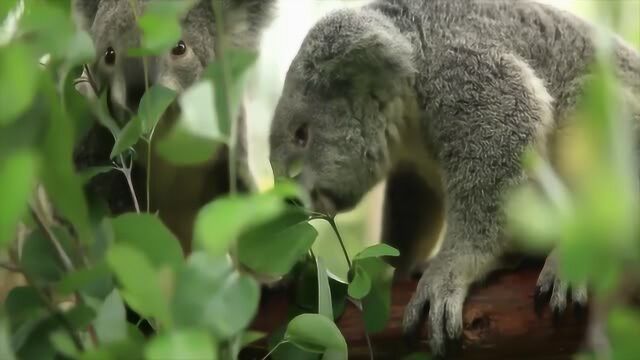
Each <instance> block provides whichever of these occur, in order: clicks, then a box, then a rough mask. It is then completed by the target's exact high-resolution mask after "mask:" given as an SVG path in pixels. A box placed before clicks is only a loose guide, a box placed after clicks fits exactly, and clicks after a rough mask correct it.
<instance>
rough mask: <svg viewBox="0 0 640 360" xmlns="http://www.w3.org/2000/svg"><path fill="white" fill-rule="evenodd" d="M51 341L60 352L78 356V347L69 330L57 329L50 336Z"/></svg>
mask: <svg viewBox="0 0 640 360" xmlns="http://www.w3.org/2000/svg"><path fill="white" fill-rule="evenodd" d="M49 341H50V342H51V344H53V347H54V348H55V349H56V350H57V351H58V352H59V353H60V354H63V355H65V356H68V357H71V358H75V357H77V356H78V349H76V346H75V344H74V342H73V339H72V338H71V335H69V333H68V332H66V331H64V330H58V331H55V332H53V333H52V334H51V335H50V336H49Z"/></svg>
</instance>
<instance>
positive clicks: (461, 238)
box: [403, 189, 503, 354]
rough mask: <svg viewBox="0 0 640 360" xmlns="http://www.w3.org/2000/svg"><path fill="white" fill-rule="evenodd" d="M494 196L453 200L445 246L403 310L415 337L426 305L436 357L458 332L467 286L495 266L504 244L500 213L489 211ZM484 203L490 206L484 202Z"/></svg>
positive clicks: (431, 341) (460, 332) (405, 324)
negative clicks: (500, 234)
mask: <svg viewBox="0 0 640 360" xmlns="http://www.w3.org/2000/svg"><path fill="white" fill-rule="evenodd" d="M478 191H479V192H480V191H482V190H480V189H478ZM485 195H486V192H485ZM496 195H497V194H496ZM493 198H494V199H495V200H488V199H487V197H486V196H482V197H481V199H477V198H476V199H474V197H460V198H458V199H455V200H453V204H452V205H451V207H450V208H449V209H448V210H447V214H446V216H447V230H446V235H445V240H444V243H443V247H442V249H441V250H440V252H439V253H438V254H437V255H436V256H435V257H434V258H433V259H432V260H431V261H430V262H429V265H428V267H427V269H426V270H425V272H424V273H423V275H422V277H421V278H420V282H419V283H418V287H417V290H416V293H415V294H414V295H413V297H412V299H411V301H410V302H409V305H407V308H406V310H405V315H404V321H403V326H404V329H405V333H408V334H416V333H417V332H418V327H419V326H420V325H421V321H422V319H423V314H424V312H425V311H426V307H427V305H428V308H429V316H428V319H427V322H428V326H429V331H430V347H431V351H432V352H434V353H436V354H441V353H443V352H444V350H445V349H444V344H445V341H446V339H447V338H450V339H456V338H459V337H460V335H461V334H462V306H463V304H464V300H465V298H466V296H467V292H468V289H469V287H470V286H471V285H472V284H473V283H474V282H476V281H478V280H481V279H482V278H483V277H484V276H485V275H486V274H488V273H489V272H491V271H492V270H494V269H496V268H497V267H498V266H499V257H500V255H501V254H502V250H503V246H502V244H501V243H500V242H499V237H498V233H499V229H500V226H499V223H498V214H497V213H496V212H495V211H492V208H493V207H494V205H495V204H496V200H497V196H494V197H493ZM483 200H486V201H489V202H488V203H484V204H483V203H482V201H483ZM487 210H488V212H486V211H487Z"/></svg>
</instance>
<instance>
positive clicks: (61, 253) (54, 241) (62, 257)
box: [29, 205, 74, 271]
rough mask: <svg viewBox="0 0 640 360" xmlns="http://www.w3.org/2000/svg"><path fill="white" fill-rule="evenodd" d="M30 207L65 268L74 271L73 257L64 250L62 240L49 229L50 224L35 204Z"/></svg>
mask: <svg viewBox="0 0 640 360" xmlns="http://www.w3.org/2000/svg"><path fill="white" fill-rule="evenodd" d="M29 209H30V211H31V215H32V216H33V218H34V220H35V221H36V223H37V224H38V227H40V229H41V230H42V231H43V232H44V234H45V235H46V236H45V238H46V239H47V240H49V242H50V243H51V245H53V247H54V248H55V250H56V254H57V255H58V259H59V260H60V262H61V263H62V265H63V266H64V268H65V270H66V271H73V270H74V267H73V262H72V261H71V258H69V255H67V253H66V252H65V251H64V248H63V247H62V245H61V244H60V241H59V240H58V238H57V237H56V235H55V234H54V233H53V232H52V231H51V229H49V226H47V224H45V223H44V220H43V219H42V215H41V214H40V213H39V212H38V211H37V210H36V209H35V208H34V206H33V205H32V206H30V208H29Z"/></svg>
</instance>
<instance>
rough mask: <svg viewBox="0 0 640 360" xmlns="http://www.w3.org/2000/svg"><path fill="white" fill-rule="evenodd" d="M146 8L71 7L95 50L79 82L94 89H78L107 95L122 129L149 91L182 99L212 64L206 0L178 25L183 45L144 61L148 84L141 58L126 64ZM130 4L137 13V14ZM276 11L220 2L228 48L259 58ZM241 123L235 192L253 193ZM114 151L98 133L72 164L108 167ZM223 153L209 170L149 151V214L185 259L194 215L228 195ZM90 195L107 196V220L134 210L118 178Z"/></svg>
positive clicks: (242, 1)
mask: <svg viewBox="0 0 640 360" xmlns="http://www.w3.org/2000/svg"><path fill="white" fill-rule="evenodd" d="M149 1H151V0H141V1H130V0H74V1H73V3H72V5H73V6H72V9H73V15H74V19H75V21H76V23H77V25H78V26H79V28H80V29H82V30H85V31H87V32H88V33H89V35H90V37H91V38H92V40H93V42H94V45H95V48H96V58H95V62H94V63H92V64H88V65H87V66H86V68H85V69H86V71H85V73H84V74H83V76H84V77H85V78H90V79H91V80H92V82H93V83H94V85H95V87H96V88H97V89H87V84H88V83H87V82H80V83H79V86H78V87H77V88H78V90H79V91H81V92H83V93H85V94H88V96H94V95H95V94H91V90H96V91H97V92H99V93H102V92H106V96H107V103H108V106H109V111H110V112H111V114H112V115H113V116H114V118H115V119H116V121H118V122H119V123H120V124H124V123H126V121H128V120H129V118H130V114H131V113H135V112H136V111H137V109H138V106H139V103H140V100H141V98H142V95H143V94H144V92H145V89H146V88H148V87H149V86H152V85H162V86H164V87H167V88H169V89H172V90H174V91H176V92H178V93H180V92H182V91H183V90H185V89H186V88H188V87H189V86H190V85H192V84H193V83H194V82H196V81H197V80H198V79H199V78H200V76H201V75H202V73H203V71H204V70H205V68H206V67H207V65H208V64H209V63H210V62H211V61H212V60H214V59H215V53H216V25H215V24H216V14H214V10H213V7H212V3H211V0H198V1H196V2H195V4H194V5H193V7H192V8H191V9H190V10H189V11H188V12H187V13H186V14H185V15H184V17H183V18H182V19H181V28H182V37H181V40H180V41H178V43H176V45H175V47H174V48H173V49H171V50H170V51H167V53H165V54H161V55H159V56H153V57H147V58H146V66H147V70H148V72H147V74H146V78H145V72H144V67H143V60H142V58H140V57H130V56H128V55H127V50H128V49H131V48H137V47H139V46H140V45H141V31H140V29H139V28H138V26H137V24H136V15H139V14H141V13H143V12H144V9H145V6H146V5H147V4H148V3H149ZM133 4H135V6H136V7H137V8H136V9H135V13H134V10H133V8H132V5H133ZM274 6H275V0H223V8H224V10H225V14H224V16H225V27H226V36H227V37H228V43H229V44H230V46H233V47H236V48H242V49H247V50H254V51H255V50H257V48H258V45H259V40H260V34H261V32H262V30H263V29H264V28H265V27H266V26H267V25H268V23H269V21H270V19H271V17H272V13H273V11H274ZM178 114H179V109H178V105H177V104H172V106H171V107H170V108H169V110H168V111H167V113H165V115H164V116H163V119H162V120H161V121H160V123H159V125H158V127H157V128H156V131H155V133H154V142H153V143H157V141H156V140H158V139H160V138H161V137H162V136H163V135H164V134H166V133H167V131H168V129H170V128H171V126H172V125H173V124H174V123H175V120H176V118H177V115H178ZM238 121H239V141H238V149H237V154H238V162H239V164H238V166H237V168H238V173H239V175H238V188H239V189H240V190H242V191H250V190H252V189H253V187H254V184H253V179H252V178H251V175H250V172H249V168H248V161H247V158H246V156H247V154H246V143H245V142H246V139H245V132H246V123H245V119H244V115H243V114H242V111H241V115H240V116H239V119H238ZM153 143H152V144H153ZM112 146H113V139H112V137H111V135H110V134H109V133H108V131H106V129H104V128H103V127H101V126H99V125H96V126H95V127H94V128H93V129H91V130H90V131H89V132H88V133H87V134H86V136H85V138H84V141H83V142H82V143H81V144H80V145H79V146H78V148H77V149H76V164H77V165H78V167H79V168H83V167H86V166H89V165H94V164H95V163H98V164H105V163H107V164H108V163H109V162H110V161H109V158H108V157H109V153H110V150H111V148H112ZM136 152H137V156H136V157H137V159H141V160H142V159H144V160H146V154H145V152H146V149H145V146H140V147H138V148H136ZM227 153H228V149H227V148H226V147H223V148H222V149H221V150H219V151H217V153H216V155H215V156H214V157H213V158H212V159H210V161H209V162H208V163H205V164H202V165H197V166H174V165H172V164H170V163H168V162H166V161H164V160H163V159H162V158H161V157H159V156H157V155H156V154H155V152H154V151H152V154H151V164H152V166H151V169H152V174H151V182H150V185H151V186H150V195H149V197H150V199H149V200H150V204H151V207H150V209H149V210H150V211H151V212H156V211H157V212H159V216H160V218H161V219H162V220H163V221H164V222H165V223H166V224H167V226H168V227H169V229H170V230H172V231H173V232H174V233H175V234H176V236H177V237H178V238H179V240H180V242H181V243H182V246H183V248H184V250H185V252H188V251H189V250H190V241H191V237H192V227H193V222H194V219H195V216H196V214H197V211H198V209H200V207H202V206H203V205H204V204H206V203H207V202H209V201H211V200H212V199H213V198H215V197H216V196H219V195H222V194H225V193H227V192H228V191H229V174H228V160H227V158H228V156H227ZM140 165H142V166H137V167H134V176H133V181H134V183H135V187H136V189H138V191H137V194H138V196H139V197H140V203H141V207H143V204H144V203H145V200H146V199H145V191H144V189H145V186H146V185H145V181H144V180H145V171H144V166H146V161H140ZM90 187H91V189H92V194H95V193H99V194H103V193H106V195H105V197H106V198H108V199H109V202H110V204H109V207H110V210H111V212H113V213H115V214H117V213H121V212H125V211H131V210H133V203H132V202H129V201H128V200H129V199H131V196H130V195H129V189H128V187H127V185H126V183H125V181H124V179H123V177H122V176H121V174H119V173H115V172H112V173H109V174H106V175H100V176H99V177H98V178H97V179H96V180H95V181H94V182H93V183H92V184H91V186H90ZM143 210H144V208H143Z"/></svg>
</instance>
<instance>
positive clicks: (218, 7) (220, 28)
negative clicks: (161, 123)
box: [211, 0, 238, 194]
mask: <svg viewBox="0 0 640 360" xmlns="http://www.w3.org/2000/svg"><path fill="white" fill-rule="evenodd" d="M211 2H212V5H213V9H214V12H215V14H216V19H215V20H216V32H217V38H216V40H217V41H216V44H217V45H218V46H217V48H216V55H217V56H218V57H219V59H218V61H220V67H221V68H222V79H221V81H222V83H221V84H222V94H221V95H222V97H223V99H224V103H225V105H226V107H227V116H228V117H229V119H228V120H229V125H230V130H229V190H230V192H231V194H235V193H236V191H237V189H236V177H237V174H236V173H237V169H236V156H237V154H236V142H237V140H238V139H237V134H236V133H237V131H238V129H237V121H236V119H233V118H231V114H232V112H231V98H230V97H229V91H230V89H229V84H230V82H229V67H228V64H227V59H226V58H225V47H226V46H227V43H226V40H227V39H226V36H225V29H224V16H223V8H222V2H221V1H217V0H211Z"/></svg>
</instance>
